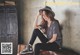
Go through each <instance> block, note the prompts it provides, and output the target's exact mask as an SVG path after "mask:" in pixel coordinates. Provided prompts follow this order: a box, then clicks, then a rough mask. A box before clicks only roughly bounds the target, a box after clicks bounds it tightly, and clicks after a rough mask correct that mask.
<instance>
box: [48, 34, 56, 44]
mask: <svg viewBox="0 0 80 55" xmlns="http://www.w3.org/2000/svg"><path fill="white" fill-rule="evenodd" d="M56 38H57V34H53V36H52V38H51V39H50V40H49V41H48V42H47V43H53V42H54V41H56Z"/></svg>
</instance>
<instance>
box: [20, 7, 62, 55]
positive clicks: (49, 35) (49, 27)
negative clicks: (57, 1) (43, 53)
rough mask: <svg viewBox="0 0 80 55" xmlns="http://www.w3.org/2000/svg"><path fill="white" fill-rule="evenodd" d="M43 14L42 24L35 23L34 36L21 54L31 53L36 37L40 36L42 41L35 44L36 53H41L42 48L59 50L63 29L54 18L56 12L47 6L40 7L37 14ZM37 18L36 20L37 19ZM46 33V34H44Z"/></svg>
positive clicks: (37, 54) (36, 54)
mask: <svg viewBox="0 0 80 55" xmlns="http://www.w3.org/2000/svg"><path fill="white" fill-rule="evenodd" d="M40 15H41V16H42V22H41V24H40V25H38V24H37V21H36V24H35V29H34V31H33V34H32V38H31V40H30V42H29V46H28V47H27V49H24V50H23V51H22V52H21V54H26V53H31V52H32V45H33V44H34V41H35V39H36V37H38V38H39V39H40V41H41V43H37V44H36V45H35V49H34V53H35V55H39V52H40V50H51V51H54V50H57V49H59V47H60V46H61V39H62V38H61V31H60V26H59V22H58V20H56V19H55V18H54V16H55V14H54V12H53V11H52V9H51V8H50V7H48V6H46V7H45V8H43V9H40V14H39V15H38V16H37V19H38V17H39V16H40ZM37 19H36V20H37ZM44 34H45V35H44Z"/></svg>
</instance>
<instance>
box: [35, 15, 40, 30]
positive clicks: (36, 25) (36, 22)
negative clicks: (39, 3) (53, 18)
mask: <svg viewBox="0 0 80 55" xmlns="http://www.w3.org/2000/svg"><path fill="white" fill-rule="evenodd" d="M39 16H40V15H37V17H36V21H35V28H36V29H37V28H38V27H39V24H38V18H39Z"/></svg>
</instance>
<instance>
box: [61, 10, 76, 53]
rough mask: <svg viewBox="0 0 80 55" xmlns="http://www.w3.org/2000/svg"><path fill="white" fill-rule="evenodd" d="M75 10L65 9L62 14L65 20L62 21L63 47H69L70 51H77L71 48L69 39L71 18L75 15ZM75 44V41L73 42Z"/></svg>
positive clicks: (70, 37)
mask: <svg viewBox="0 0 80 55" xmlns="http://www.w3.org/2000/svg"><path fill="white" fill-rule="evenodd" d="M75 14H76V13H75V12H73V11H71V10H68V9H67V10H65V12H64V15H65V20H64V21H63V23H62V26H63V31H62V33H63V48H66V49H69V50H71V51H74V52H77V51H75V50H73V49H72V46H73V45H72V42H71V40H73V39H72V38H73V37H72V36H71V35H72V33H71V32H72V25H71V24H72V23H71V22H72V20H73V18H74V16H75ZM75 44H76V43H75Z"/></svg>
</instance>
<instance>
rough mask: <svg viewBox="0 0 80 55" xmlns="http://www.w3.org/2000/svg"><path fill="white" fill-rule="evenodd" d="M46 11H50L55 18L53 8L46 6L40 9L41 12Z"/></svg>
mask: <svg viewBox="0 0 80 55" xmlns="http://www.w3.org/2000/svg"><path fill="white" fill-rule="evenodd" d="M44 10H48V11H50V12H51V13H53V14H54V16H55V13H54V12H53V11H52V9H51V7H49V6H45V7H44V8H42V9H40V10H39V11H44Z"/></svg>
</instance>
